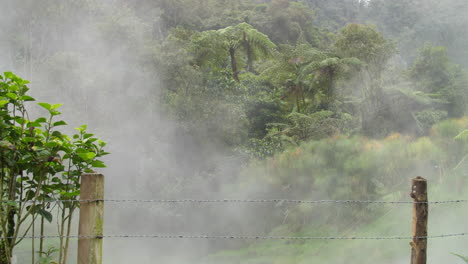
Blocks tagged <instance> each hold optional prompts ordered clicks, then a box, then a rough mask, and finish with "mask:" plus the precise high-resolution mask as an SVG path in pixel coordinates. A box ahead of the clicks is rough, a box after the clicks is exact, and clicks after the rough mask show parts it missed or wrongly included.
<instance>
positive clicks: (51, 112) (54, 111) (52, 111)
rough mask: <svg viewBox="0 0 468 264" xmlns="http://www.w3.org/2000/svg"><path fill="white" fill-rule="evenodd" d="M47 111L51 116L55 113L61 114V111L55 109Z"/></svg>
mask: <svg viewBox="0 0 468 264" xmlns="http://www.w3.org/2000/svg"><path fill="white" fill-rule="evenodd" d="M49 113H50V114H51V115H53V116H56V115H60V114H62V113H61V112H59V111H57V110H50V111H49Z"/></svg>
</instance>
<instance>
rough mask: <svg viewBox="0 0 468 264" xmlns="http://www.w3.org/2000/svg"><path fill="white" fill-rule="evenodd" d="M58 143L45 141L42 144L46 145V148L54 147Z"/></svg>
mask: <svg viewBox="0 0 468 264" xmlns="http://www.w3.org/2000/svg"><path fill="white" fill-rule="evenodd" d="M59 145H60V144H59V143H57V142H55V141H50V142H47V143H45V144H44V146H46V147H48V148H55V147H57V146H59Z"/></svg>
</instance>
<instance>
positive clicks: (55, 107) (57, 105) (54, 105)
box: [50, 104, 63, 110]
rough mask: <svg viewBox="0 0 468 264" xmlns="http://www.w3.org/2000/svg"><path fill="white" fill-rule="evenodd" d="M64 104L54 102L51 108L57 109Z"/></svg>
mask: <svg viewBox="0 0 468 264" xmlns="http://www.w3.org/2000/svg"><path fill="white" fill-rule="evenodd" d="M62 105H63V104H53V105H51V106H50V109H51V110H55V109H57V108H59V107H60V106H62Z"/></svg>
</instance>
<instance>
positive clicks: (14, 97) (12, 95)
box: [6, 93, 18, 100]
mask: <svg viewBox="0 0 468 264" xmlns="http://www.w3.org/2000/svg"><path fill="white" fill-rule="evenodd" d="M6 96H7V97H8V98H10V99H13V100H16V99H18V95H16V94H14V93H7V94H6Z"/></svg>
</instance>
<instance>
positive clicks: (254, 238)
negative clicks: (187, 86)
mask: <svg viewBox="0 0 468 264" xmlns="http://www.w3.org/2000/svg"><path fill="white" fill-rule="evenodd" d="M466 235H468V233H454V234H443V235H434V236H415V237H411V236H386V237H379V236H369V237H354V236H352V237H333V236H329V237H326V236H300V237H293V236H242V235H235V236H228V235H226V236H215V235H157V234H154V235H102V236H23V237H1V238H0V239H13V238H17V239H40V238H44V239H46V238H93V239H94V238H157V239H223V240H227V239H237V240H409V239H413V238H416V239H431V238H445V237H460V236H466Z"/></svg>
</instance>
